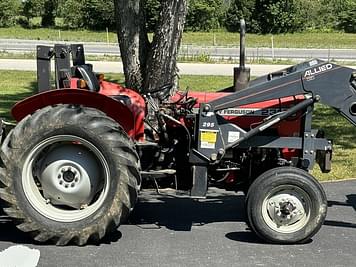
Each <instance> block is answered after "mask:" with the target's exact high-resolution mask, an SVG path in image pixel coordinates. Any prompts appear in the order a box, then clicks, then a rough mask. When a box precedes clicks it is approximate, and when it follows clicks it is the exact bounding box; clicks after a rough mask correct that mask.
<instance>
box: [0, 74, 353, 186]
mask: <svg viewBox="0 0 356 267" xmlns="http://www.w3.org/2000/svg"><path fill="white" fill-rule="evenodd" d="M0 77H1V79H0V117H3V118H6V119H11V116H10V114H9V110H10V109H11V107H12V105H13V104H14V103H16V102H17V101H20V100H22V99H24V98H26V97H28V96H30V95H32V94H34V93H35V92H36V73H35V72H32V71H3V70H0ZM106 77H107V79H109V80H112V81H115V82H119V83H123V81H124V77H123V75H122V74H106ZM230 85H231V78H230V77H225V76H191V75H183V76H182V77H181V80H180V88H181V89H183V90H184V89H186V88H187V87H189V88H190V89H191V90H197V91H215V90H217V89H221V88H225V87H228V86H230ZM313 127H315V128H318V129H324V130H325V133H326V136H327V138H331V139H333V140H334V151H333V165H332V171H331V172H330V173H328V174H322V173H321V172H320V171H319V167H318V166H315V168H314V170H313V174H314V175H315V176H316V177H317V178H318V179H320V180H337V179H346V178H355V177H356V143H355V137H356V128H355V127H354V126H352V125H351V124H350V123H349V122H347V121H346V120H345V119H344V118H343V117H341V116H340V115H338V113H337V112H336V111H334V110H332V109H330V108H328V107H325V106H322V105H317V106H316V111H315V116H314V120H313Z"/></svg>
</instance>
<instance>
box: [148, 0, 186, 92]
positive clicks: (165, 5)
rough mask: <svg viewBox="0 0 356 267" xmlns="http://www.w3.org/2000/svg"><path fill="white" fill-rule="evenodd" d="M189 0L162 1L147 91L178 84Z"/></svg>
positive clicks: (149, 64)
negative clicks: (179, 61) (178, 62)
mask: <svg viewBox="0 0 356 267" xmlns="http://www.w3.org/2000/svg"><path fill="white" fill-rule="evenodd" d="M186 14H187V0H165V1H162V11H161V14H160V20H159V23H158V27H157V29H156V31H155V34H154V37H153V42H152V49H151V53H150V56H149V61H148V62H147V73H146V83H145V90H146V91H148V92H149V91H151V90H153V89H155V88H159V87H160V86H162V85H165V84H174V85H176V84H177V61H176V59H177V56H178V49H179V46H180V41H181V38H182V33H183V27H184V23H185V17H186Z"/></svg>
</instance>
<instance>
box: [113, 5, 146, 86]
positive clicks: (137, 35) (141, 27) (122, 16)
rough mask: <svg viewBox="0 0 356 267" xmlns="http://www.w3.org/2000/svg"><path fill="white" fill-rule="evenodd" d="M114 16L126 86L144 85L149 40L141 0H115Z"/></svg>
mask: <svg viewBox="0 0 356 267" xmlns="http://www.w3.org/2000/svg"><path fill="white" fill-rule="evenodd" d="M115 16H116V19H117V34H118V39H119V45H120V51H121V59H122V63H123V65H124V74H125V83H126V86H127V87H129V88H132V89H136V90H138V91H140V90H141V89H142V88H143V86H144V83H145V82H144V79H145V73H146V60H147V54H148V50H149V41H148V38H147V32H146V27H145V24H146V20H145V14H144V9H143V0H115Z"/></svg>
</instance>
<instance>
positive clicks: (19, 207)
mask: <svg viewBox="0 0 356 267" xmlns="http://www.w3.org/2000/svg"><path fill="white" fill-rule="evenodd" d="M37 55H38V82H39V93H38V94H36V95H34V96H32V97H29V98H27V99H25V100H23V101H21V102H19V103H17V104H16V105H15V106H14V107H13V108H12V115H13V117H14V118H15V119H16V121H17V122H18V123H17V125H16V127H14V129H13V130H11V131H10V132H9V133H8V134H6V133H5V132H4V133H3V143H2V148H1V160H2V167H1V168H0V181H1V182H0V198H1V199H2V200H3V202H4V207H3V209H4V211H5V213H6V214H7V215H8V216H9V217H11V218H13V220H14V222H15V223H16V224H17V227H18V228H19V229H20V230H22V231H24V232H29V233H30V234H32V236H33V237H34V239H35V240H37V241H40V242H44V241H51V242H54V243H55V244H57V245H65V244H67V243H69V242H74V243H76V244H79V245H84V244H86V243H87V241H88V240H89V239H90V240H100V239H101V238H102V237H103V236H104V235H105V234H107V233H108V232H110V231H111V230H113V229H116V228H117V227H118V225H119V224H120V223H121V222H123V221H125V220H126V219H127V217H128V215H129V213H130V211H131V210H132V209H133V208H134V205H135V202H136V199H137V196H138V193H139V190H140V188H141V187H143V186H146V185H148V186H150V185H152V184H154V185H156V186H158V187H160V188H163V187H165V186H166V187H174V188H175V189H177V190H180V191H184V192H186V193H187V194H190V195H191V197H193V198H203V197H205V196H206V193H207V189H208V187H210V186H214V187H219V188H225V189H227V190H234V191H243V192H245V193H246V214H247V221H248V224H249V226H250V227H251V229H252V230H253V231H254V232H255V233H256V234H257V235H258V236H259V237H261V238H262V239H264V240H266V241H268V242H273V243H302V242H305V241H307V240H309V239H310V237H311V236H313V235H314V234H316V233H317V231H318V230H319V229H320V227H321V226H322V224H323V222H324V219H325V216H326V212H327V199H326V196H325V193H324V191H323V188H322V187H321V185H320V184H319V183H318V182H317V180H316V179H315V178H314V177H313V176H312V175H310V174H309V171H310V170H311V169H312V168H313V166H314V164H315V163H318V164H319V166H320V168H321V170H322V171H323V172H328V171H330V167H331V156H332V142H331V141H330V140H328V139H325V138H324V133H323V132H322V131H321V130H314V129H312V128H311V122H312V113H313V109H314V104H315V103H317V102H321V103H324V104H326V105H328V106H330V107H333V108H335V109H336V110H337V111H338V112H339V113H340V114H341V115H343V116H344V117H345V118H347V119H348V120H349V121H350V122H351V123H352V124H354V125H355V123H356V72H355V71H354V70H352V69H350V68H345V67H341V66H338V65H335V64H333V63H328V62H323V61H320V60H310V61H307V62H304V63H301V64H298V65H295V66H292V67H290V68H287V69H284V70H281V71H279V72H276V73H271V74H268V75H266V76H262V77H259V78H257V79H255V80H253V81H251V82H250V83H249V85H248V87H247V88H246V89H243V90H240V91H233V90H231V88H228V89H226V90H223V91H220V92H215V93H202V92H178V93H176V94H175V95H174V96H170V95H169V93H170V89H171V87H170V86H164V87H162V88H158V89H157V90H155V91H153V92H151V93H149V94H143V95H140V94H138V93H137V92H135V91H133V90H130V89H128V88H124V87H122V86H120V85H118V84H114V83H111V82H107V81H105V80H104V79H103V76H102V75H100V74H96V73H94V72H93V70H92V66H91V65H88V64H85V59H84V50H83V46H82V45H72V46H69V47H68V46H64V45H56V46H55V47H54V48H51V47H46V46H39V47H38V51H37ZM70 55H71V57H72V60H73V64H70ZM51 58H55V76H56V77H55V84H56V86H55V87H56V89H50V88H51V87H52V86H51V83H50V75H51V65H50V59H51ZM152 181H153V183H152ZM150 182H151V183H150Z"/></svg>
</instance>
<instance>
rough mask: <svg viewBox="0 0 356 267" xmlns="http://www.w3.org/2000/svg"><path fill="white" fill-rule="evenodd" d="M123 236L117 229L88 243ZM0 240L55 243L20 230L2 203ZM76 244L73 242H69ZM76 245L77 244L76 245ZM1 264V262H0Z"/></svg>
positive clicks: (110, 240) (107, 241)
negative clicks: (39, 240) (43, 240)
mask: <svg viewBox="0 0 356 267" xmlns="http://www.w3.org/2000/svg"><path fill="white" fill-rule="evenodd" d="M121 237H122V234H121V232H120V231H118V230H116V231H114V232H113V233H111V234H108V235H106V236H105V237H104V238H103V239H101V240H100V241H99V242H98V241H95V240H89V241H88V243H87V245H92V246H100V245H101V244H108V245H109V244H111V243H114V242H117V241H118V240H119V239H120V238H121ZM0 242H10V243H14V244H33V245H39V246H41V245H42V246H48V245H53V242H52V243H51V242H44V243H39V242H36V241H35V240H33V239H32V238H31V236H30V235H29V234H26V233H24V232H22V231H20V230H18V229H17V228H16V226H15V224H14V222H12V220H11V219H10V218H8V217H7V216H6V215H5V214H4V212H3V211H2V209H1V203H0ZM70 245H74V244H72V243H70V244H69V246H70ZM74 246H76V245H74ZM0 266H1V264H0Z"/></svg>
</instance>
